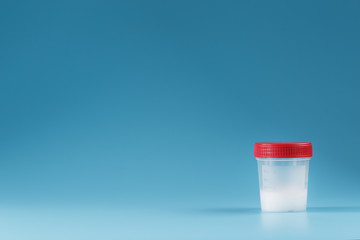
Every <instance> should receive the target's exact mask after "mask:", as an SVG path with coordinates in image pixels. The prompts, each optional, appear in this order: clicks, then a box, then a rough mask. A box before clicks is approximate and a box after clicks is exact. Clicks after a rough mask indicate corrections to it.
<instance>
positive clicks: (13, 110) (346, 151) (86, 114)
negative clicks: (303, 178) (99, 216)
mask: <svg viewBox="0 0 360 240" xmlns="http://www.w3.org/2000/svg"><path fill="white" fill-rule="evenodd" d="M359 11H360V2H359V1H298V2H294V1H291V2H287V1H264V2H259V1H252V2H250V1H23V2H20V1H1V3H0V31H1V35H0V66H1V67H0V69H1V70H0V110H1V115H0V159H1V161H0V204H2V206H8V205H15V206H20V205H34V206H35V205H47V206H48V205H49V206H54V205H77V204H78V205H79V204H80V205H92V206H93V205H99V206H103V205H116V206H124V207H130V206H132V207H134V208H137V207H139V206H141V207H145V206H149V207H150V208H151V206H155V205H157V206H158V205H166V206H171V207H176V206H180V205H181V206H182V205H183V204H184V205H186V206H192V205H194V206H207V207H208V206H217V207H253V208H256V207H259V193H258V179H257V166H256V161H255V159H254V157H253V144H254V142H256V141H271V140H276V141H279V140H298V141H311V142H312V143H313V146H314V157H313V159H312V160H311V162H310V175H309V198H308V204H309V206H310V207H321V206H342V207H343V206H356V205H359V202H360V193H359V191H360V190H359V184H360V174H359V167H360V161H359V153H358V152H359V144H360V140H359V134H360V125H359V122H360V112H359V104H360V94H359V89H360V82H359V80H360V68H359V63H360V59H359V56H360V44H359V43H360V14H359Z"/></svg>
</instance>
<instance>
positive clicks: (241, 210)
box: [192, 208, 261, 215]
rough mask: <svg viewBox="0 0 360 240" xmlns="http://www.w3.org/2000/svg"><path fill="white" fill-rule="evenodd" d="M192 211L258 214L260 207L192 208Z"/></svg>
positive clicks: (215, 213)
mask: <svg viewBox="0 0 360 240" xmlns="http://www.w3.org/2000/svg"><path fill="white" fill-rule="evenodd" d="M192 212H193V213H199V214H210V215H212V214H213V215H230V214H232V215H239V214H245V215H246V214H259V213H261V209H260V208H201V209H193V210H192Z"/></svg>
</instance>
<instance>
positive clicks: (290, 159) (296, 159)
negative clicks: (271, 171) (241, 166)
mask: <svg viewBox="0 0 360 240" xmlns="http://www.w3.org/2000/svg"><path fill="white" fill-rule="evenodd" d="M310 159H311V157H302V158H260V157H256V160H257V161H283V162H295V161H310Z"/></svg>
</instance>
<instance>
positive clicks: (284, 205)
mask: <svg viewBox="0 0 360 240" xmlns="http://www.w3.org/2000/svg"><path fill="white" fill-rule="evenodd" d="M256 160H257V163H258V171H259V185H260V200H261V210H262V211H264V212H297V211H305V210H306V202H307V189H308V173H309V160H310V158H256Z"/></svg>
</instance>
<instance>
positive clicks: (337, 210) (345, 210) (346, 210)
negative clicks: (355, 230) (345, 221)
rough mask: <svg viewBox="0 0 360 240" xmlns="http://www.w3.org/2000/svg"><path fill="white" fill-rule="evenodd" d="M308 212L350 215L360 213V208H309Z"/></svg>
mask: <svg viewBox="0 0 360 240" xmlns="http://www.w3.org/2000/svg"><path fill="white" fill-rule="evenodd" d="M307 212H321V213H326V212H329V213H349V212H360V207H357V206H351V207H309V208H307Z"/></svg>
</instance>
